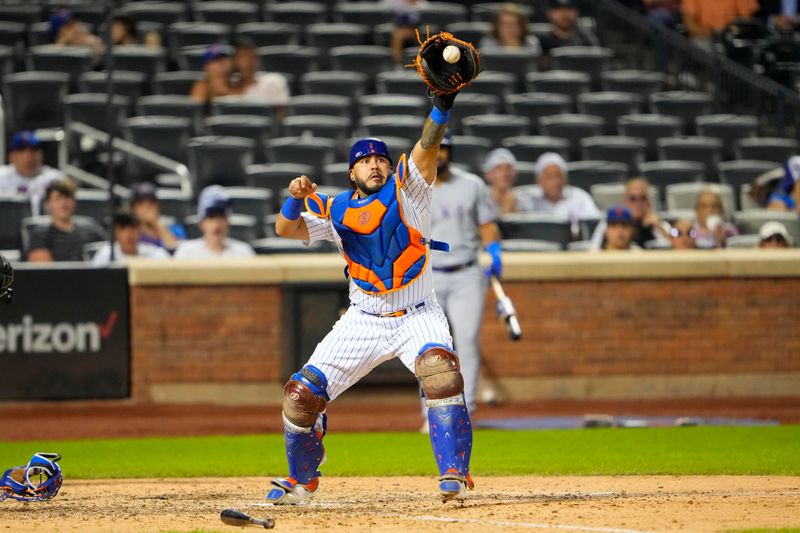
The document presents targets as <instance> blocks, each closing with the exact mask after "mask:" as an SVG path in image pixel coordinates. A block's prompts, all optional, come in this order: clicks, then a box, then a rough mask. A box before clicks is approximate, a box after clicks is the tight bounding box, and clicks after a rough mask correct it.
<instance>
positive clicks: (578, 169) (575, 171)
mask: <svg viewBox="0 0 800 533" xmlns="http://www.w3.org/2000/svg"><path fill="white" fill-rule="evenodd" d="M629 177H630V174H629V172H628V165H626V164H625V163H618V162H615V161H573V162H570V163H567V183H569V184H570V185H572V186H574V187H579V188H581V189H583V190H584V191H586V192H589V191H590V190H591V187H592V185H595V184H598V183H614V182H617V183H623V182H625V181H626V180H627V179H628V178H629Z"/></svg>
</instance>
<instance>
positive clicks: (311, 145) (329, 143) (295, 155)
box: [267, 137, 349, 176]
mask: <svg viewBox="0 0 800 533" xmlns="http://www.w3.org/2000/svg"><path fill="white" fill-rule="evenodd" d="M348 149H349V147H348ZM267 151H268V154H269V161H270V162H272V163H298V162H302V163H303V164H306V165H310V166H312V167H313V168H314V170H313V172H312V175H313V176H321V175H322V170H323V167H324V166H325V165H327V164H329V163H333V162H334V155H335V153H336V141H334V140H333V139H323V138H320V137H277V138H273V139H270V141H269V144H268V146H267Z"/></svg>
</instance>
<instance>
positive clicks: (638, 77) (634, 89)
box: [600, 70, 666, 98]
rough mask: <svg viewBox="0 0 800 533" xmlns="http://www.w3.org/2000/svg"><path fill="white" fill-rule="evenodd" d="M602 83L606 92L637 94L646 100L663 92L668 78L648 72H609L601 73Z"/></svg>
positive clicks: (657, 73)
mask: <svg viewBox="0 0 800 533" xmlns="http://www.w3.org/2000/svg"><path fill="white" fill-rule="evenodd" d="M600 82H601V85H602V87H603V89H604V90H606V91H623V92H631V93H637V94H639V95H641V96H642V97H644V98H646V97H647V96H648V95H649V94H651V93H654V92H658V91H661V90H663V88H664V83H665V82H666V76H665V75H664V74H662V73H661V72H652V71H648V70H607V71H605V72H602V73H600Z"/></svg>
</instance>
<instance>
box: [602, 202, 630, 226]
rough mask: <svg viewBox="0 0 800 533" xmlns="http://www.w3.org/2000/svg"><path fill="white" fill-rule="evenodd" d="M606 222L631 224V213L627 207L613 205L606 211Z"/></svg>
mask: <svg viewBox="0 0 800 533" xmlns="http://www.w3.org/2000/svg"><path fill="white" fill-rule="evenodd" d="M606 222H607V223H608V224H620V223H622V224H633V215H632V214H631V212H630V210H629V209H628V208H627V207H625V206H623V205H615V206H614V207H612V208H611V209H609V210H608V211H607V212H606Z"/></svg>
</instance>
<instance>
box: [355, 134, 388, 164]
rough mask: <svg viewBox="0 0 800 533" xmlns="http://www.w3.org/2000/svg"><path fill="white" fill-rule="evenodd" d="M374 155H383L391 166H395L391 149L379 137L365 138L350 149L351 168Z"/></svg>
mask: <svg viewBox="0 0 800 533" xmlns="http://www.w3.org/2000/svg"><path fill="white" fill-rule="evenodd" d="M372 154H377V155H382V156H383V157H385V158H386V159H388V160H389V166H391V167H393V166H394V162H393V161H392V154H390V153H389V147H388V146H386V143H385V142H383V141H382V140H380V139H378V138H377V137H364V138H362V139H359V140H357V141H356V142H355V143H354V144H353V147H352V148H351V149H350V168H353V165H355V164H356V161H358V160H359V159H364V158H365V157H368V156H370V155H372Z"/></svg>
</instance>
